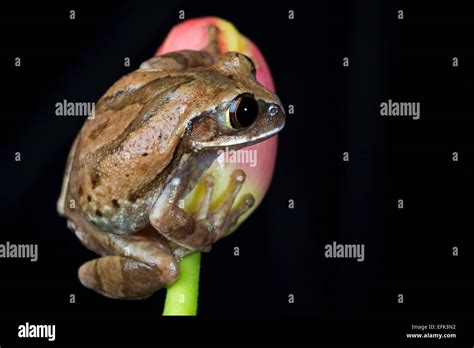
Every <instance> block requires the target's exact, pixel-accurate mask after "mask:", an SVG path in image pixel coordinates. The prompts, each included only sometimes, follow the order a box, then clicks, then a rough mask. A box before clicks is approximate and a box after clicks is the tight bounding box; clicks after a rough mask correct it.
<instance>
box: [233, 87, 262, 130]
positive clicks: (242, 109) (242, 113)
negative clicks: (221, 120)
mask: <svg viewBox="0 0 474 348" xmlns="http://www.w3.org/2000/svg"><path fill="white" fill-rule="evenodd" d="M257 116H258V104H257V101H256V100H255V99H254V98H253V97H252V95H250V94H241V95H239V96H237V97H236V98H235V99H234V100H233V101H232V102H231V103H230V106H229V108H228V109H227V112H226V121H227V125H228V126H229V127H231V128H233V129H243V128H247V127H249V126H251V125H252V123H254V122H255V120H256V119H257Z"/></svg>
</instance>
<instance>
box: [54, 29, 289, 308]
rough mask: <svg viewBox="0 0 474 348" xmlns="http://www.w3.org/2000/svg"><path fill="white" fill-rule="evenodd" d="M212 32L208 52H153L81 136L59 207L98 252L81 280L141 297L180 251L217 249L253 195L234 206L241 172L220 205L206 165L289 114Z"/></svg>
mask: <svg viewBox="0 0 474 348" xmlns="http://www.w3.org/2000/svg"><path fill="white" fill-rule="evenodd" d="M208 31H209V43H208V45H207V46H206V48H205V49H203V50H202V51H191V50H183V51H176V52H171V53H168V54H164V55H162V56H158V57H153V58H151V59H150V60H148V61H146V62H144V63H143V64H142V65H141V66H140V68H139V69H138V70H136V71H133V72H132V73H130V74H128V75H125V76H124V77H122V78H121V79H120V80H118V81H117V82H116V83H115V84H114V85H112V87H110V88H109V90H107V92H106V93H105V95H103V96H102V98H101V99H100V100H99V101H98V102H97V104H96V109H95V117H93V118H92V117H91V118H89V119H88V120H87V121H86V122H85V124H84V126H83V128H82V129H81V131H80V133H79V134H78V136H77V138H76V139H75V141H74V143H73V145H72V148H71V150H70V153H69V157H68V161H67V165H66V170H65V175H64V181H63V185H62V191H61V195H60V197H59V200H58V211H59V213H60V214H61V215H63V216H65V217H66V218H67V219H68V227H69V228H70V229H71V230H72V231H74V233H75V234H76V235H77V237H78V238H79V239H80V241H81V242H82V243H83V244H84V245H85V246H86V247H87V248H89V249H90V250H92V251H94V252H96V253H97V254H99V255H101V257H99V258H97V259H94V260H92V261H89V262H86V263H85V264H83V265H82V266H81V267H80V269H79V278H80V280H81V283H82V284H83V285H84V286H86V287H88V288H90V289H93V290H95V291H97V292H98V293H100V294H102V295H105V296H108V297H111V298H117V299H142V298H146V297H148V296H150V295H151V294H153V293H154V292H155V291H157V290H159V289H161V288H163V287H166V286H168V285H170V284H171V283H173V282H174V281H175V280H176V279H177V277H178V275H179V266H178V261H177V260H179V259H180V258H182V257H183V256H185V255H187V254H189V253H192V252H193V251H196V250H199V251H209V250H210V248H211V246H212V244H214V243H215V242H216V241H217V240H219V239H220V238H222V237H223V236H225V235H226V234H227V233H228V232H229V230H230V228H231V226H232V225H233V224H235V223H236V221H237V219H238V218H239V216H241V215H242V214H244V213H245V212H246V211H247V210H248V209H249V208H251V207H252V205H253V204H254V202H255V199H254V197H253V196H252V194H251V193H248V194H245V195H243V196H242V199H240V201H239V202H235V204H234V200H235V197H236V196H237V194H238V193H239V191H240V189H241V187H242V185H243V183H244V181H245V173H244V171H242V170H236V171H234V172H233V174H232V176H231V178H230V181H229V187H228V189H227V190H226V194H225V197H224V199H222V201H221V203H220V204H219V206H218V207H217V208H214V209H211V208H210V202H211V199H212V191H213V177H212V175H207V174H206V175H203V174H204V172H205V170H206V169H207V168H208V167H209V166H210V165H211V164H212V163H213V161H214V160H215V159H216V158H217V156H218V152H219V150H222V149H226V148H227V149H233V150H236V149H240V148H242V147H246V146H249V145H252V144H255V143H257V142H260V141H263V140H265V139H268V138H269V137H271V136H272V135H274V134H276V133H277V132H278V131H280V130H281V129H282V127H283V125H284V122H285V114H284V111H283V107H282V105H281V102H280V100H279V99H278V97H277V96H276V95H275V94H274V93H272V92H271V91H269V90H268V89H267V88H265V87H263V86H262V85H261V84H260V83H258V82H257V81H256V79H255V66H254V63H253V62H252V60H251V59H250V58H248V57H247V56H245V55H243V54H240V53H236V52H226V53H222V54H221V53H220V52H219V48H218V45H217V35H218V29H217V27H215V26H209V28H208ZM198 182H203V183H204V187H205V194H203V195H202V197H203V198H202V201H201V202H200V204H199V207H198V209H197V211H196V212H195V213H193V214H189V213H188V212H186V211H185V210H184V209H182V204H181V202H182V201H183V199H184V197H185V196H186V195H187V194H188V193H189V192H190V191H191V190H192V189H193V188H194V187H195V186H196V185H197V183H198ZM71 202H72V203H73V204H71Z"/></svg>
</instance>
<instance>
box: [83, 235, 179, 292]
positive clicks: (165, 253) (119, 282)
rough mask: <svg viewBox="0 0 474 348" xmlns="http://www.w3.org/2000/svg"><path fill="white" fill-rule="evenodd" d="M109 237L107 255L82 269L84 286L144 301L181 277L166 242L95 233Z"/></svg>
mask: <svg viewBox="0 0 474 348" xmlns="http://www.w3.org/2000/svg"><path fill="white" fill-rule="evenodd" d="M95 233H99V234H103V235H99V237H100V238H106V239H107V240H106V245H107V249H108V250H107V251H108V252H109V253H110V254H111V255H106V256H103V257H100V258H97V259H94V260H91V261H88V262H86V263H85V264H83V265H82V266H81V267H80V268H79V279H80V280H81V283H82V284H83V285H84V286H85V287H87V288H89V289H92V290H94V291H96V292H98V293H100V294H102V295H104V296H107V297H111V298H114V299H127V300H135V299H143V298H147V297H149V296H150V295H152V294H153V293H154V292H156V291H157V290H159V289H161V288H163V287H166V286H168V285H169V284H171V283H173V282H174V281H175V280H176V279H177V278H178V273H179V271H178V264H177V261H176V259H175V257H174V256H173V254H172V252H171V250H170V248H169V247H168V245H167V243H166V241H164V240H162V239H161V237H159V236H153V235H150V234H147V233H138V234H135V235H129V236H117V235H111V234H108V233H104V232H102V231H96V232H95Z"/></svg>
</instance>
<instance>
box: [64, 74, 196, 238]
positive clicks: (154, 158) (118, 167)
mask: <svg viewBox="0 0 474 348" xmlns="http://www.w3.org/2000/svg"><path fill="white" fill-rule="evenodd" d="M165 75H166V74H164V73H162V72H142V71H139V70H138V71H135V72H133V73H131V74H128V75H126V76H124V77H123V78H122V79H120V80H119V81H117V82H116V83H115V84H114V85H113V86H112V87H111V88H110V89H109V90H108V91H107V92H106V93H105V95H104V96H103V97H102V98H101V99H100V100H99V101H98V103H97V105H96V110H95V115H94V117H91V118H89V119H88V120H87V121H86V122H85V124H84V126H83V128H82V130H81V132H80V135H79V139H78V144H77V149H76V152H75V155H74V160H73V164H72V170H71V177H70V184H69V195H70V196H71V197H73V198H74V199H75V200H76V202H77V204H78V206H79V208H80V209H81V211H82V213H83V215H84V216H85V217H86V218H87V219H88V220H89V221H91V222H93V223H94V224H96V225H98V226H99V227H101V228H102V229H103V230H108V231H112V232H117V233H125V232H129V231H133V230H137V229H139V228H141V227H143V226H144V225H145V224H147V223H148V217H147V212H148V210H149V208H150V207H151V205H152V204H153V201H154V200H155V199H156V197H155V196H156V195H157V194H158V193H159V190H160V188H161V186H162V183H163V182H162V181H163V180H164V179H165V178H164V177H163V175H162V173H163V172H164V169H165V168H166V167H167V165H168V164H169V163H170V161H171V159H172V157H173V153H174V149H175V148H176V146H177V144H178V143H179V139H180V136H178V134H175V130H176V129H177V128H178V124H179V122H180V112H181V109H180V108H181V106H180V105H179V103H177V102H174V103H173V102H170V100H172V99H173V97H174V93H175V91H176V90H177V89H178V88H179V87H180V86H181V85H183V84H186V83H188V82H189V81H190V80H191V79H190V78H189V77H186V76H173V75H168V76H165ZM157 111H159V115H157Z"/></svg>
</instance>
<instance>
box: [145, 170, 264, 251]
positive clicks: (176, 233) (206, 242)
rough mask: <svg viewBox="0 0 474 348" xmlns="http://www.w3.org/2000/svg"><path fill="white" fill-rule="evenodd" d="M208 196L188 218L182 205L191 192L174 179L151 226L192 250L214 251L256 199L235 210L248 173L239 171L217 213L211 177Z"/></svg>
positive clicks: (152, 216) (157, 206)
mask: <svg viewBox="0 0 474 348" xmlns="http://www.w3.org/2000/svg"><path fill="white" fill-rule="evenodd" d="M202 181H203V184H204V187H205V193H204V196H203V199H202V201H201V203H200V205H199V208H198V210H197V212H196V214H194V215H190V214H188V213H187V212H186V211H184V210H183V209H182V208H181V207H180V201H181V200H182V199H183V198H184V196H185V195H186V194H187V192H188V190H187V188H186V187H184V186H183V185H182V182H181V180H180V179H179V178H174V179H173V180H171V182H170V183H169V184H168V185H167V187H166V188H165V190H164V191H163V193H162V194H161V195H160V197H159V199H158V200H157V202H156V203H155V205H154V207H153V209H152V210H151V213H150V223H151V224H152V226H153V227H155V228H156V229H157V230H158V231H159V232H160V233H161V234H162V235H163V236H165V237H166V238H168V239H169V240H171V241H173V242H175V243H176V244H178V245H181V246H183V247H185V248H188V249H190V250H204V251H207V250H209V249H210V246H211V245H212V244H213V243H214V242H216V241H217V240H219V239H220V238H222V237H223V236H225V235H226V234H227V233H228V232H229V230H230V228H231V227H232V226H233V225H234V224H235V223H236V222H237V219H238V218H239V217H240V216H241V215H242V214H244V213H245V212H246V211H247V210H248V209H250V208H251V207H252V206H253V205H254V203H255V199H254V197H253V195H251V194H246V195H244V196H243V197H242V199H241V200H240V201H239V202H238V204H237V205H236V207H235V208H232V206H233V204H234V201H235V198H236V197H237V195H238V193H239V192H240V189H241V188H242V185H243V183H244V182H245V173H244V172H243V171H242V170H236V171H234V172H233V173H232V175H231V177H230V181H229V185H228V187H227V190H226V192H225V197H224V199H223V201H222V203H221V204H220V205H219V206H218V207H217V208H215V209H213V210H211V209H210V205H211V204H210V203H211V200H212V192H213V187H214V178H213V176H212V175H207V176H205V177H204V178H203V179H202Z"/></svg>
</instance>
